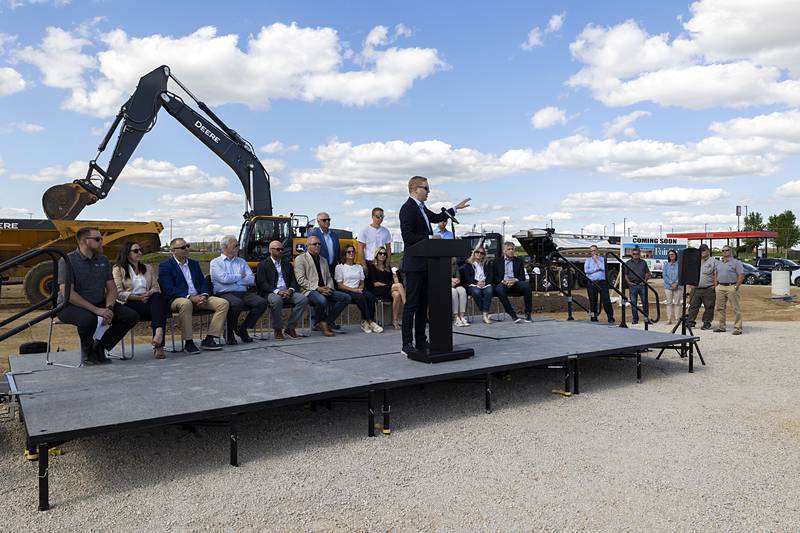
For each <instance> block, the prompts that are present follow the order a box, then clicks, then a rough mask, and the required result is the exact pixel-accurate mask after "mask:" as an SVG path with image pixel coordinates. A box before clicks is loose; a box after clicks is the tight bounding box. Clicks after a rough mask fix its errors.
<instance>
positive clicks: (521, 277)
mask: <svg viewBox="0 0 800 533" xmlns="http://www.w3.org/2000/svg"><path fill="white" fill-rule="evenodd" d="M514 248H515V247H514V243H513V242H506V243H503V255H502V256H501V257H498V258H497V259H495V260H494V263H493V264H492V268H493V274H494V275H493V278H494V279H495V280H496V283H497V284H496V285H495V286H494V294H495V296H497V298H498V299H499V300H500V303H502V304H503V309H505V310H506V313H508V314H509V315H510V316H511V320H513V321H514V322H515V323H517V324H520V323H522V322H530V321H531V311H532V310H533V298H532V293H531V284H530V283H529V282H528V281H526V280H525V266H524V265H523V264H522V259H521V258H519V257H517V256H515V255H514ZM509 296H522V299H523V301H524V302H525V319H522V318H519V317H518V316H517V313H516V311H514V307H512V305H511V302H510V301H509V299H508V297H509Z"/></svg>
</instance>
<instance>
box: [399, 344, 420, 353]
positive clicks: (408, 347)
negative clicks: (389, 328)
mask: <svg viewBox="0 0 800 533" xmlns="http://www.w3.org/2000/svg"><path fill="white" fill-rule="evenodd" d="M416 352H417V349H416V348H414V345H413V344H411V343H410V342H409V343H408V344H404V345H403V349H402V350H400V353H401V354H403V355H405V356H406V357H408V356H409V355H411V354H413V353H416Z"/></svg>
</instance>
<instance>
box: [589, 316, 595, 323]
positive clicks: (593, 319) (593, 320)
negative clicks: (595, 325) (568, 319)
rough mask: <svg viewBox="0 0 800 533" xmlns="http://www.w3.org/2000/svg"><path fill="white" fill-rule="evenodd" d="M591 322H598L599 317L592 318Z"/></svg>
mask: <svg viewBox="0 0 800 533" xmlns="http://www.w3.org/2000/svg"><path fill="white" fill-rule="evenodd" d="M589 320H591V321H592V322H597V317H596V316H593V317H592V318H590V319H589Z"/></svg>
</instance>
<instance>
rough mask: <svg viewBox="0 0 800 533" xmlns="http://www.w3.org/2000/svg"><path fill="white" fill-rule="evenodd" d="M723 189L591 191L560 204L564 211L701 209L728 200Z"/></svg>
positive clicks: (685, 188)
mask: <svg viewBox="0 0 800 533" xmlns="http://www.w3.org/2000/svg"><path fill="white" fill-rule="evenodd" d="M729 196H730V194H729V193H728V192H726V191H725V189H692V188H688V187H668V188H665V189H656V190H652V191H638V192H630V191H593V192H577V193H571V194H569V195H567V196H566V197H565V198H564V199H563V200H562V201H561V207H562V208H564V209H575V210H598V209H620V208H622V207H628V206H630V207H636V208H637V209H648V208H655V207H676V206H705V205H709V204H713V203H716V202H719V201H721V200H724V199H725V198H728V197H729Z"/></svg>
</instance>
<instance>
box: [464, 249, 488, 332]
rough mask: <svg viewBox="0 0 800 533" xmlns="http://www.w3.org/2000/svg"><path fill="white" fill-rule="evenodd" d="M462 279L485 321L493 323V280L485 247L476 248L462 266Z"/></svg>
mask: <svg viewBox="0 0 800 533" xmlns="http://www.w3.org/2000/svg"><path fill="white" fill-rule="evenodd" d="M461 279H462V280H463V281H464V285H466V286H467V292H468V293H469V295H470V296H472V298H473V299H474V300H475V303H476V304H477V305H478V309H480V310H481V313H483V322H484V323H485V324H491V323H492V319H491V318H489V309H490V307H491V305H492V294H493V292H494V291H493V288H492V280H491V269H489V268H487V264H486V250H485V249H484V248H483V247H480V246H479V247H478V248H475V249H474V250H473V251H472V255H471V256H470V258H469V259H468V260H467V262H466V263H464V266H463V267H461Z"/></svg>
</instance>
